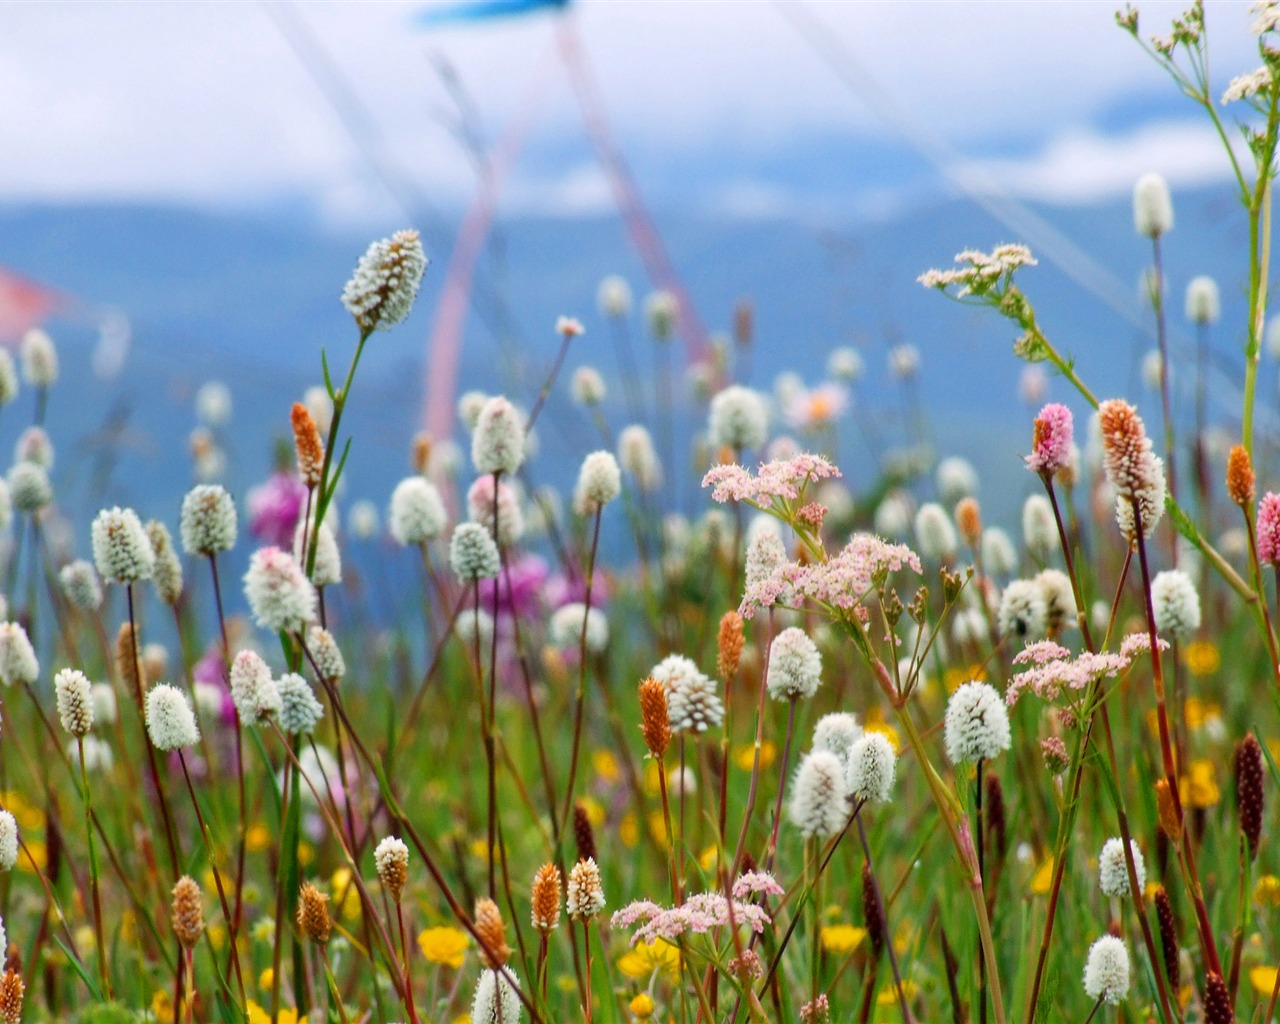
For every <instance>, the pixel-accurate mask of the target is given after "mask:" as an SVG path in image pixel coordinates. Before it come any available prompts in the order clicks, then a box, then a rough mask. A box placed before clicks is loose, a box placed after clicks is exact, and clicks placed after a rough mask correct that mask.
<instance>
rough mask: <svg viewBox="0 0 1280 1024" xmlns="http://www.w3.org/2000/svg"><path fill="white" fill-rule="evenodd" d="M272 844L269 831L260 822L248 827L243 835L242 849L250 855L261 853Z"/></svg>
mask: <svg viewBox="0 0 1280 1024" xmlns="http://www.w3.org/2000/svg"><path fill="white" fill-rule="evenodd" d="M272 842H273V840H272V838H271V830H270V829H269V828H267V826H266V825H264V824H262V823H261V822H258V823H257V824H256V825H250V826H249V828H248V830H247V831H246V832H245V834H244V848H245V849H246V850H248V851H249V852H250V853H261V852H262V851H263V850H268V849H270V848H271V844H272Z"/></svg>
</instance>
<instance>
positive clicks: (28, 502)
mask: <svg viewBox="0 0 1280 1024" xmlns="http://www.w3.org/2000/svg"><path fill="white" fill-rule="evenodd" d="M7 483H8V488H9V494H10V500H11V501H12V502H13V507H14V508H16V509H17V510H18V511H19V512H22V513H25V514H26V515H35V514H36V513H37V512H39V511H41V510H42V509H43V508H45V507H46V506H47V505H49V504H51V503H52V502H53V485H52V484H50V483H49V474H48V473H47V472H46V471H45V468H44V467H43V466H40V465H37V464H36V463H34V462H17V463H14V465H13V467H12V468H11V469H10V470H9V478H8V481H7Z"/></svg>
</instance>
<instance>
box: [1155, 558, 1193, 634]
mask: <svg viewBox="0 0 1280 1024" xmlns="http://www.w3.org/2000/svg"><path fill="white" fill-rule="evenodd" d="M1151 605H1152V608H1153V610H1154V611H1155V615H1156V629H1158V630H1159V631H1160V632H1161V633H1163V634H1164V635H1165V636H1167V637H1169V638H1170V639H1171V640H1186V639H1189V638H1190V637H1191V636H1192V635H1193V634H1194V633H1195V631H1196V630H1197V629H1199V628H1200V595H1199V594H1198V593H1196V587H1195V584H1194V583H1192V582H1191V577H1190V576H1188V575H1187V574H1186V573H1185V572H1183V571H1182V570H1181V569H1165V570H1164V571H1163V572H1158V573H1156V578H1155V579H1153V580H1152V581H1151Z"/></svg>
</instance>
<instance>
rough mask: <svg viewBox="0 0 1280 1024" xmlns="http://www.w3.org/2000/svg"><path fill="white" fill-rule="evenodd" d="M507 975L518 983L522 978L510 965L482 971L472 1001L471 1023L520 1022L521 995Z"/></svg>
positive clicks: (517, 1023)
mask: <svg viewBox="0 0 1280 1024" xmlns="http://www.w3.org/2000/svg"><path fill="white" fill-rule="evenodd" d="M507 975H510V976H511V979H512V981H515V982H517V983H518V982H519V980H520V979H519V978H517V977H516V973H515V971H513V970H511V968H510V967H504V968H503V969H502V970H501V971H492V970H483V971H481V972H480V980H479V981H478V982H476V994H475V997H474V998H473V999H472V1001H471V1024H520V1014H521V1005H520V997H519V996H518V995H517V994H516V990H515V988H513V987H512V982H511V981H508V980H507Z"/></svg>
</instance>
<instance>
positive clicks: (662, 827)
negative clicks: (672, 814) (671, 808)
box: [649, 811, 667, 843]
mask: <svg viewBox="0 0 1280 1024" xmlns="http://www.w3.org/2000/svg"><path fill="white" fill-rule="evenodd" d="M649 831H650V832H652V833H653V838H654V839H656V840H658V842H660V843H665V842H666V841H667V822H666V819H665V818H663V816H662V812H661V811H654V812H653V813H651V814H650V815H649Z"/></svg>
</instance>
